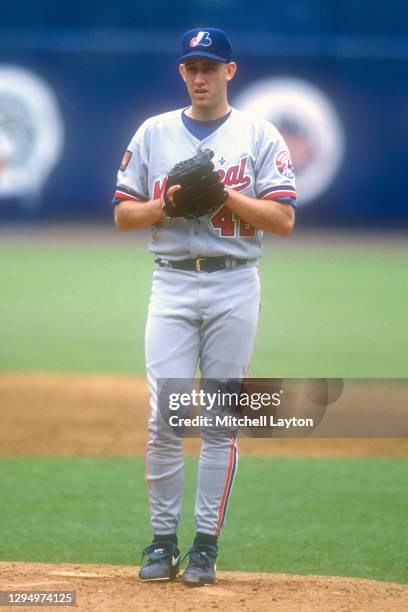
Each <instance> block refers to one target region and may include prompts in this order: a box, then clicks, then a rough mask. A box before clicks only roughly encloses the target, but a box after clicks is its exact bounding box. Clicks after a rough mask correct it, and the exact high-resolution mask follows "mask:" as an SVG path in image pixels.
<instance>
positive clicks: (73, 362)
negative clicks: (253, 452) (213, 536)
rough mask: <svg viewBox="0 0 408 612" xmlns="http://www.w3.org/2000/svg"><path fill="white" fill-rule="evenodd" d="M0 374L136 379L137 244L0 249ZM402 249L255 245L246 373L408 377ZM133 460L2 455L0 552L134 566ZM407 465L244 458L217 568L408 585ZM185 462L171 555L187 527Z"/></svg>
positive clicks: (140, 538) (136, 461)
mask: <svg viewBox="0 0 408 612" xmlns="http://www.w3.org/2000/svg"><path fill="white" fill-rule="evenodd" d="M0 258H1V268H0V286H1V300H0V338H1V344H0V372H1V371H3V372H5V371H15V372H35V371H46V372H79V373H87V372H89V373H92V372H95V373H100V372H106V373H130V374H133V375H137V374H140V375H144V359H143V343H144V339H143V336H144V323H145V318H146V309H147V304H148V299H149V291H150V281H151V273H152V267H153V263H152V256H151V255H149V254H148V253H147V252H146V248H145V245H144V244H140V243H139V242H136V243H135V245H134V246H131V245H129V243H127V245H122V246H120V247H118V243H116V244H115V243H114V242H113V241H112V240H110V241H107V243H106V244H103V242H101V243H100V244H97V243H95V241H93V242H92V243H89V244H86V243H85V242H77V243H75V244H72V245H70V244H69V243H68V242H67V240H65V242H61V244H59V245H57V244H51V243H49V242H47V241H45V242H44V243H38V244H34V243H31V244H30V243H24V242H23V241H20V242H19V241H17V242H16V243H14V244H13V243H12V241H11V240H8V241H7V243H3V244H2V245H0ZM407 264H408V256H407V253H406V252H405V251H402V250H397V249H388V250H387V251H381V250H380V249H376V248H375V247H374V246H370V248H367V249H365V248H362V247H361V246H360V247H358V246H355V247H353V246H350V245H349V246H347V247H344V248H342V247H341V246H340V245H339V244H336V245H334V246H333V248H331V245H330V244H328V245H327V247H324V248H321V247H320V248H319V247H318V245H316V249H314V248H311V247H310V245H309V246H308V248H305V249H303V248H302V246H301V245H300V246H299V245H298V246H297V247H295V248H293V249H292V248H291V247H290V245H289V244H288V246H285V247H284V248H276V247H273V248H270V247H268V248H266V250H265V256H264V258H263V260H262V287H263V303H262V311H261V319H260V326H259V333H258V339H257V344H256V347H255V355H254V360H253V365H252V370H251V374H252V375H253V376H266V377H284V376H286V377H336V378H337V377H343V378H363V377H367V378H404V377H408V358H407V355H408V349H407V347H408V326H407V325H406V303H407V302H408V283H407V270H408V266H407ZM143 464H144V461H143V459H142V458H115V459H112V458H98V459H84V458H74V457H72V458H69V457H65V458H62V457H61V458H39V457H38V458H36V457H9V458H5V457H3V458H1V459H0V495H1V499H2V502H6V503H2V512H1V521H0V525H1V527H0V531H1V537H0V559H1V560H20V561H44V562H75V563H80V562H96V563H114V564H134V563H138V562H139V561H140V555H139V552H140V549H141V548H142V547H143V546H145V545H146V544H147V543H148V542H149V541H150V537H151V533H150V528H149V521H148V507H147V496H146V490H145V486H144V481H143V473H144V465H143ZM407 467H408V461H407V459H395V458H393V459H391V458H382V459H381V458H368V459H329V458H326V459H307V458H305V459H299V458H296V459H295V458H270V459H265V458H255V457H254V458H249V457H243V458H241V459H240V468H239V473H238V479H237V484H236V486H235V489H234V492H233V496H232V501H231V507H230V515H229V516H230V520H229V521H227V524H226V528H225V531H224V533H223V536H222V547H221V553H220V562H219V565H220V567H221V568H222V569H231V570H232V569H235V570H245V571H256V570H260V571H271V572H287V573H300V574H323V575H343V576H361V577H367V578H375V579H381V580H387V581H395V582H401V583H408V569H407V568H408V551H407V547H406V540H407V536H408V533H407V526H406V525H407V522H406V508H407V501H408V497H407V491H408V478H407V473H408V470H407ZM194 489H195V462H194V461H193V460H188V461H187V481H186V496H185V500H186V503H185V509H184V515H183V522H182V530H181V532H180V538H181V544H182V547H183V550H186V548H187V547H188V546H189V545H190V540H191V537H192V534H193V518H192V508H193V498H194Z"/></svg>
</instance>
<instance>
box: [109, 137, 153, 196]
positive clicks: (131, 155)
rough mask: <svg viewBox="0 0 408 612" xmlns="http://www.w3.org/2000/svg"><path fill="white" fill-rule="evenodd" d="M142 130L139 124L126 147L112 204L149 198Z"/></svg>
mask: <svg viewBox="0 0 408 612" xmlns="http://www.w3.org/2000/svg"><path fill="white" fill-rule="evenodd" d="M144 131H145V130H144V126H141V127H140V128H139V129H138V131H137V132H136V134H135V135H134V137H133V138H132V140H131V141H130V144H129V146H128V148H127V149H126V152H125V154H124V156H123V159H122V163H121V165H120V168H119V171H118V178H117V184H116V189H115V193H114V196H113V200H112V204H115V205H116V204H119V203H120V202H121V201H122V200H136V201H141V202H146V201H147V200H148V199H149V191H148V184H147V162H146V160H145V158H144Z"/></svg>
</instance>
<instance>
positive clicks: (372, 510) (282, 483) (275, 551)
mask: <svg viewBox="0 0 408 612" xmlns="http://www.w3.org/2000/svg"><path fill="white" fill-rule="evenodd" d="M407 467H408V461H407V460H405V459H385V458H384V459H300V458H273V459H272V458H270V459H265V458H263V459H261V458H248V457H246V458H242V459H241V461H240V468H239V475H238V481H237V484H236V486H235V489H234V491H233V495H232V500H231V506H230V509H229V516H228V518H227V522H226V526H225V529H224V532H223V536H222V541H221V550H220V559H219V566H220V568H222V569H224V570H242V571H248V570H250V571H269V572H284V573H296V574H321V575H332V574H334V575H341V576H359V577H366V578H374V579H378V580H385V581H390V582H400V583H406V582H408V549H407V547H406V546H405V542H406V536H407V526H406V500H407V497H406V491H407V486H408V478H407ZM195 470H196V462H195V461H194V460H191V459H190V460H187V471H186V487H185V489H186V490H185V505H184V511H183V517H182V529H181V531H180V542H181V547H182V549H183V550H184V551H185V550H186V549H187V548H188V546H189V545H190V543H191V542H190V540H191V538H192V535H193V520H192V511H193V498H194V485H195ZM143 473H144V464H143V459H142V458H132V459H130V458H116V459H107V458H106V459H102V458H101V459H84V458H30V459H29V460H27V459H26V458H24V457H21V458H7V459H2V460H1V461H0V480H1V483H2V486H1V489H2V491H1V493H2V499H3V501H7V503H5V504H3V507H2V536H1V541H0V558H1V559H2V560H24V561H43V562H75V563H82V562H83V563H113V564H135V563H136V564H138V563H139V562H140V550H141V548H142V547H143V546H145V545H146V544H147V543H149V541H150V537H151V532H150V529H149V521H148V509H147V495H146V489H145V486H144V483H143ZM254 482H256V483H257V484H256V488H254V486H253V483H254ZM228 519H229V520H228ZM5 526H6V528H5Z"/></svg>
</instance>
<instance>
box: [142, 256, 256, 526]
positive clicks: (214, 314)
mask: <svg viewBox="0 0 408 612" xmlns="http://www.w3.org/2000/svg"><path fill="white" fill-rule="evenodd" d="M259 307H260V281H259V270H258V266H257V265H256V262H254V263H253V264H252V265H250V264H248V265H246V266H237V267H235V268H229V269H225V270H220V271H217V272H210V273H208V272H195V271H194V272H190V271H182V270H175V269H167V268H157V269H155V270H154V273H153V284H152V293H151V298H150V304H149V311H148V318H147V324H146V337H145V351H146V369H147V378H148V384H149V392H150V404H151V416H150V419H149V431H150V438H149V442H148V444H147V449H146V480H147V483H148V491H149V500H150V511H151V523H152V528H153V533H155V534H157V535H159V534H170V533H176V532H177V528H178V525H179V520H180V513H181V504H182V493H183V482H184V458H183V447H182V439H180V438H179V437H177V436H176V435H175V434H174V433H172V432H168V433H167V434H163V433H162V432H160V433H158V432H157V380H158V379H164V378H183V379H193V378H194V376H195V372H196V369H197V365H199V368H200V372H201V375H202V377H204V378H217V379H219V378H243V377H245V376H246V374H247V370H248V367H249V362H250V359H251V355H252V351H253V347H254V343H255V337H256V330H257V323H258V315H259ZM201 438H202V446H201V453H200V459H199V467H198V482H197V494H196V502H195V513H194V514H195V523H196V530H197V531H199V532H201V533H207V534H211V535H219V533H220V530H221V528H222V526H223V523H224V519H225V515H226V510H227V506H228V501H229V498H230V494H231V489H232V485H233V481H234V476H235V473H236V469H237V463H238V450H237V439H236V434H235V432H233V431H231V430H229V431H228V430H226V429H225V430H213V429H210V430H206V429H203V430H202V431H201Z"/></svg>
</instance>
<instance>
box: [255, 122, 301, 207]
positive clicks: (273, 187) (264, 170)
mask: <svg viewBox="0 0 408 612" xmlns="http://www.w3.org/2000/svg"><path fill="white" fill-rule="evenodd" d="M255 191H256V197H257V198H260V199H264V200H277V201H278V202H283V203H286V204H291V205H292V206H296V182H295V172H294V169H293V164H292V161H291V158H290V153H289V149H288V146H287V144H286V142H285V140H284V138H283V136H282V135H281V134H280V133H279V132H278V130H277V129H276V128H275V127H274V126H273V125H272V124H270V123H268V122H266V121H265V122H263V131H262V137H261V138H260V145H259V150H258V156H257V160H256V163H255Z"/></svg>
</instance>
